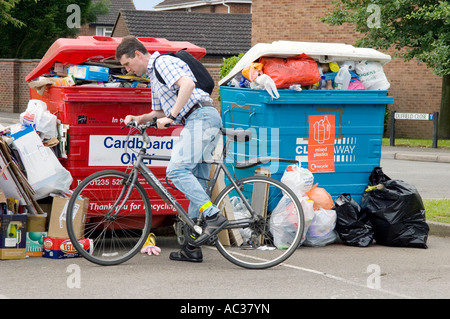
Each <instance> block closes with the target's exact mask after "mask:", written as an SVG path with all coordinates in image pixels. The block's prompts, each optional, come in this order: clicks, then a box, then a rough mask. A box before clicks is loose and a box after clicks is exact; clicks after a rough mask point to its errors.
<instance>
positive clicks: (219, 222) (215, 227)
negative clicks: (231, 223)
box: [194, 213, 228, 246]
mask: <svg viewBox="0 0 450 319" xmlns="http://www.w3.org/2000/svg"><path fill="white" fill-rule="evenodd" d="M227 225H228V219H226V218H225V217H224V216H223V215H221V214H219V213H217V214H216V215H215V216H212V217H207V218H206V219H205V227H204V228H203V232H202V234H201V235H200V236H199V237H198V238H197V239H196V240H195V242H194V243H195V245H196V246H200V245H202V244H203V243H204V242H206V241H207V240H208V239H209V238H211V237H212V236H214V235H217V234H218V233H219V232H220V231H221V230H222V229H223V228H224V227H225V226H227Z"/></svg>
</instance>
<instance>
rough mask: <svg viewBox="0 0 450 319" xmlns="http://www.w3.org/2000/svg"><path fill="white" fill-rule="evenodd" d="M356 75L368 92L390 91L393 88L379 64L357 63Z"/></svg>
mask: <svg viewBox="0 0 450 319" xmlns="http://www.w3.org/2000/svg"><path fill="white" fill-rule="evenodd" d="M356 74H358V75H359V80H360V81H361V83H362V84H363V85H364V87H365V88H366V90H388V89H389V88H390V86H391V85H390V83H389V81H388V79H387V78H386V75H385V74H384V71H383V66H382V65H381V64H380V63H379V62H367V61H362V62H359V63H357V64H356Z"/></svg>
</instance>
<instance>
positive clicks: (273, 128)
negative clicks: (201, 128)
mask: <svg viewBox="0 0 450 319" xmlns="http://www.w3.org/2000/svg"><path fill="white" fill-rule="evenodd" d="M279 93H280V98H279V99H272V98H271V97H270V95H269V94H268V93H267V92H265V91H264V90H251V89H245V88H233V87H225V86H222V87H221V88H220V94H221V112H222V119H223V123H224V127H226V128H233V129H244V130H245V129H250V130H251V131H252V133H253V139H252V140H251V141H250V142H249V143H246V144H243V143H236V144H232V153H234V154H235V160H238V161H241V160H244V159H245V158H248V157H255V156H272V157H279V158H286V159H297V160H298V161H299V162H301V164H302V167H304V168H308V169H310V170H311V171H312V172H313V174H314V180H315V182H318V183H319V186H320V187H323V188H325V189H326V190H327V191H328V192H329V193H330V194H331V195H332V196H333V198H336V197H337V196H339V195H340V194H342V193H349V194H351V195H352V197H354V198H355V200H356V201H358V202H360V201H361V197H362V194H363V192H364V189H365V187H366V186H367V183H368V177H369V175H370V173H371V172H372V170H373V168H374V167H376V166H379V165H380V158H381V144H382V137H383V130H384V114H385V108H386V104H391V103H393V98H392V97H389V96H387V91H325V90H324V91H301V92H297V91H293V90H279ZM319 120H321V121H319ZM323 120H325V121H323ZM313 123H314V127H313ZM324 123H325V124H324ZM326 138H328V145H327V141H326V140H325V139H326ZM323 143H324V144H323ZM322 156H324V157H323V158H322ZM324 159H325V160H324ZM287 165H289V164H283V163H271V164H266V165H265V166H266V167H268V168H270V171H271V174H272V177H274V178H276V179H278V180H280V179H281V176H282V175H283V173H284V170H285V168H286V166H287ZM230 167H231V164H230ZM253 172H254V168H251V169H247V170H243V171H240V170H236V175H237V176H238V177H243V176H247V175H250V174H253Z"/></svg>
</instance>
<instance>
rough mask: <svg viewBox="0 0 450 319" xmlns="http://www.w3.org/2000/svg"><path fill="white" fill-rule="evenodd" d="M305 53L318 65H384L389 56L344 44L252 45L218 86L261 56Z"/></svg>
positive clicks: (284, 42)
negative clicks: (356, 63)
mask: <svg viewBox="0 0 450 319" xmlns="http://www.w3.org/2000/svg"><path fill="white" fill-rule="evenodd" d="M302 53H306V54H307V55H309V56H310V57H311V58H313V59H314V60H316V61H319V62H320V63H329V62H344V61H356V62H359V61H374V62H380V63H381V64H386V63H388V62H389V61H391V56H390V55H388V54H384V53H382V52H379V51H377V50H375V49H371V48H356V47H354V46H353V45H349V44H345V43H321V42H297V41H274V42H272V43H258V44H256V45H254V46H253V47H252V48H251V49H250V50H248V51H247V53H245V55H244V56H243V57H242V58H241V59H240V60H239V62H238V63H236V65H235V66H234V68H233V69H232V70H231V71H230V73H228V75H227V76H225V77H224V78H223V79H221V80H220V81H219V85H223V84H226V83H228V82H229V81H230V80H231V79H232V78H233V77H234V76H235V75H236V74H238V73H239V72H240V71H242V70H243V69H244V68H245V67H246V66H248V65H249V64H250V63H252V62H254V61H256V60H257V59H259V58H260V57H262V56H270V57H280V58H287V57H293V56H297V55H299V54H302Z"/></svg>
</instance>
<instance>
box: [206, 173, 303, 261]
mask: <svg viewBox="0 0 450 319" xmlns="http://www.w3.org/2000/svg"><path fill="white" fill-rule="evenodd" d="M236 183H237V185H238V186H239V189H240V190H241V191H242V192H243V194H244V196H245V198H246V200H247V201H248V203H249V204H250V206H251V207H252V209H253V210H254V211H255V212H256V213H257V214H258V219H257V220H256V221H253V222H250V223H249V222H246V221H245V220H247V221H248V218H250V217H251V214H250V213H249V211H248V208H246V207H245V205H244V204H243V201H242V199H241V198H240V197H239V195H238V193H237V191H236V189H235V187H234V186H233V185H232V184H229V185H228V186H227V187H226V188H225V189H224V190H223V191H222V192H221V193H220V194H219V195H218V196H217V198H216V200H215V204H216V205H217V207H219V209H220V210H221V213H222V214H223V215H224V216H226V217H227V218H228V220H229V226H228V227H227V228H228V229H225V230H222V232H221V233H219V239H218V240H217V242H216V247H217V249H218V250H219V252H220V253H221V254H222V255H223V256H224V257H225V258H226V259H228V260H229V261H231V262H232V263H234V264H236V265H238V266H241V267H244V268H251V269H264V268H269V267H273V266H275V265H278V264H280V263H281V262H283V261H285V260H286V259H287V258H288V257H289V256H291V255H292V254H293V253H294V251H295V250H296V249H297V248H298V247H299V246H300V242H301V239H302V236H303V230H304V227H305V219H304V217H303V210H302V206H301V204H300V202H299V200H298V198H297V196H296V195H295V194H294V193H293V192H292V190H291V189H290V188H288V187H287V186H286V185H284V184H283V183H281V182H279V181H277V180H275V179H273V178H269V177H265V176H251V177H245V178H242V179H239V180H237V181H236Z"/></svg>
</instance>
